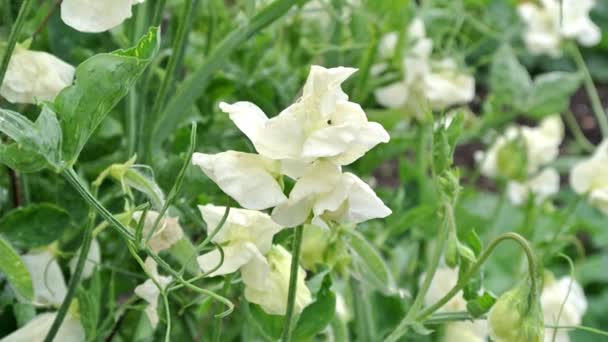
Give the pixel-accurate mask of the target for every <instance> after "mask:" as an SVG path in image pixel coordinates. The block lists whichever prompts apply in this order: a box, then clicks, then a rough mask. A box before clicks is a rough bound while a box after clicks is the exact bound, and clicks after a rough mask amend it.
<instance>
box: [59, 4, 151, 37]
mask: <svg viewBox="0 0 608 342" xmlns="http://www.w3.org/2000/svg"><path fill="white" fill-rule="evenodd" d="M142 2H144V0H103V1H98V0H63V2H62V3H61V19H62V20H63V22H64V23H66V24H67V25H68V26H71V27H73V28H75V29H76V30H78V31H81V32H92V33H93V32H104V31H107V30H109V29H111V28H114V27H116V26H118V25H120V24H122V22H123V21H125V20H126V19H128V18H131V15H132V12H131V7H133V6H135V5H137V4H140V3H142Z"/></svg>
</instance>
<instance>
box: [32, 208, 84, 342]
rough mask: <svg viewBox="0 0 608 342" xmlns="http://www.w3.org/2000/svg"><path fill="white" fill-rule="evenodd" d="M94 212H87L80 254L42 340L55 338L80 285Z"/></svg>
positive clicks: (46, 341)
mask: <svg viewBox="0 0 608 342" xmlns="http://www.w3.org/2000/svg"><path fill="white" fill-rule="evenodd" d="M94 222H95V212H94V211H93V210H91V212H90V213H89V219H88V222H87V226H86V228H85V231H84V236H83V238H82V245H81V246H80V252H79V253H80V254H79V255H78V261H77V263H76V269H75V270H74V273H73V274H72V277H71V278H70V284H69V286H68V291H67V293H66V295H65V298H64V299H63V302H62V303H61V306H60V307H59V310H58V311H57V315H56V316H55V320H54V321H53V325H51V329H50V330H49V332H48V333H47V335H46V337H45V338H44V342H51V341H53V340H54V339H55V335H57V332H58V331H59V328H60V327H61V323H63V320H64V319H65V316H66V315H67V313H68V310H69V309H70V305H71V304H72V299H73V298H74V296H75V295H76V290H77V289H78V285H80V278H81V276H82V270H83V269H84V266H85V264H86V262H87V257H88V255H89V249H90V248H91V241H92V240H93V227H94V226H95V223H94Z"/></svg>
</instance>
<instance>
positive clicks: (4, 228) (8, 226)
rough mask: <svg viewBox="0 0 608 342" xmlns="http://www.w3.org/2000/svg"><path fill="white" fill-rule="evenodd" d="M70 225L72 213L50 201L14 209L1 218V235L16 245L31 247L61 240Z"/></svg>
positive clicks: (24, 247) (23, 247)
mask: <svg viewBox="0 0 608 342" xmlns="http://www.w3.org/2000/svg"><path fill="white" fill-rule="evenodd" d="M69 227H70V215H69V214H68V213H67V212H66V211H65V210H63V209H61V208H59V207H57V206H55V205H53V204H49V203H42V204H32V205H30V206H27V207H23V208H17V209H13V210H11V211H10V212H8V213H7V214H6V215H5V216H4V217H3V218H2V219H1V220H0V235H2V236H3V237H5V238H6V239H7V240H8V241H10V242H11V244H12V245H13V246H15V247H18V248H22V249H30V248H36V247H41V246H46V245H48V244H50V243H52V242H53V241H56V240H59V239H60V238H61V237H62V236H63V234H64V232H65V231H66V229H67V228H69Z"/></svg>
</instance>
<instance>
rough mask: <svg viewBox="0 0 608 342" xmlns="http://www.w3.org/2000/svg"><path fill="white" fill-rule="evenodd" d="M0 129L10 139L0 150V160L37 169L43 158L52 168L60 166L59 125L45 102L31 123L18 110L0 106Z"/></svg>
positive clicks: (39, 167) (29, 169) (15, 165)
mask: <svg viewBox="0 0 608 342" xmlns="http://www.w3.org/2000/svg"><path fill="white" fill-rule="evenodd" d="M0 131H1V132H2V133H4V134H6V135H7V136H8V137H9V138H11V139H12V140H13V141H14V142H13V143H10V144H8V145H2V148H1V149H0V160H3V161H5V162H6V163H7V165H9V166H14V167H15V168H16V169H18V170H21V169H25V170H26V171H37V170H39V169H41V168H42V167H44V166H45V163H42V160H46V162H47V163H48V164H50V165H52V166H53V167H54V168H55V169H60V168H61V127H60V126H59V122H58V121H57V116H56V115H55V113H54V112H53V111H52V110H51V109H50V108H49V107H48V106H47V105H43V106H42V111H41V112H40V115H39V116H38V119H37V120H36V121H35V122H31V121H30V120H29V119H28V118H26V117H25V116H23V115H21V114H20V113H17V112H13V111H11V110H7V109H0ZM41 157H42V158H41ZM43 158H44V159H43Z"/></svg>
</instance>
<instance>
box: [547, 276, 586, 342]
mask: <svg viewBox="0 0 608 342" xmlns="http://www.w3.org/2000/svg"><path fill="white" fill-rule="evenodd" d="M540 303H541V306H542V309H543V315H544V317H545V324H546V325H562V326H576V325H580V324H581V322H582V320H583V315H584V314H585V311H587V298H586V297H585V292H584V291H583V288H582V287H581V286H580V285H579V283H578V282H577V281H576V280H574V279H572V278H570V277H568V276H566V277H563V278H561V279H559V280H555V279H550V280H548V281H546V282H545V287H544V288H543V291H542V294H541V296H540ZM560 312H561V315H560ZM558 317H559V320H558ZM556 336H557V337H558V339H557V340H558V341H564V342H567V341H569V340H570V338H569V337H568V330H565V329H559V330H557V335H556ZM552 337H553V329H545V341H546V342H548V341H552Z"/></svg>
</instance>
